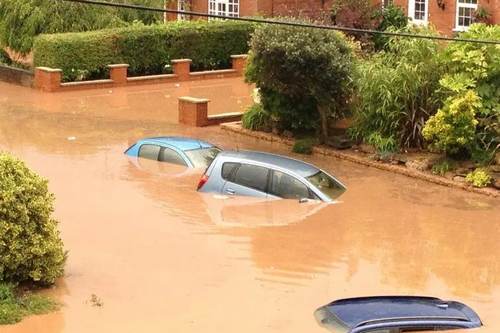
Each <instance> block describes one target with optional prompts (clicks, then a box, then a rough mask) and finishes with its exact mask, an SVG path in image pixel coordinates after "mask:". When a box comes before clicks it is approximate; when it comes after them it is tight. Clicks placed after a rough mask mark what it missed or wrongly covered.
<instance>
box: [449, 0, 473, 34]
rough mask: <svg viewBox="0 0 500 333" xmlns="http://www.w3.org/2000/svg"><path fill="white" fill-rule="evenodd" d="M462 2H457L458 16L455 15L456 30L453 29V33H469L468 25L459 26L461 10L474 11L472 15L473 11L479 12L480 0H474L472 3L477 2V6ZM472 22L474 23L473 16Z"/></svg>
mask: <svg viewBox="0 0 500 333" xmlns="http://www.w3.org/2000/svg"><path fill="white" fill-rule="evenodd" d="M460 1H461V0H457V12H456V15H455V29H453V31H467V30H468V29H469V26H468V25H458V21H459V13H460V8H470V9H472V11H471V14H472V13H473V11H475V10H477V3H478V0H472V1H476V3H475V4H472V3H461V2H460ZM471 22H472V15H471Z"/></svg>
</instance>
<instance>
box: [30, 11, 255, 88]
mask: <svg viewBox="0 0 500 333" xmlns="http://www.w3.org/2000/svg"><path fill="white" fill-rule="evenodd" d="M254 27H255V25H254V24H251V23H246V22H224V21H211V22H207V21H202V20H200V21H181V22H172V23H169V24H156V25H151V26H144V25H134V26H131V27H127V28H120V29H108V30H99V31H93V32H86V33H67V34H55V35H42V36H40V37H38V38H37V39H36V41H35V44H34V65H35V66H46V67H52V68H60V69H62V70H63V75H65V76H67V77H66V78H65V79H66V80H75V78H76V77H77V74H76V72H78V71H81V70H86V71H88V73H89V77H91V78H104V77H106V75H107V66H108V65H109V64H117V63H126V64H129V65H130V67H129V75H131V76H138V75H150V74H161V73H163V70H164V68H165V65H169V64H170V62H171V60H172V59H184V58H189V59H192V60H193V62H192V64H191V66H192V68H193V69H194V70H207V69H218V68H230V67H231V55H234V54H244V53H247V52H248V41H249V40H250V36H251V34H252V32H253V30H254Z"/></svg>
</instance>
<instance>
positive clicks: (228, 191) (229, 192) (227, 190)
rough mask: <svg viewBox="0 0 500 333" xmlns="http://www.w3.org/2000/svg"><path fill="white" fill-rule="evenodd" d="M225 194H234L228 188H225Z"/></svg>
mask: <svg viewBox="0 0 500 333" xmlns="http://www.w3.org/2000/svg"><path fill="white" fill-rule="evenodd" d="M226 193H227V194H234V190H232V189H230V188H227V189H226Z"/></svg>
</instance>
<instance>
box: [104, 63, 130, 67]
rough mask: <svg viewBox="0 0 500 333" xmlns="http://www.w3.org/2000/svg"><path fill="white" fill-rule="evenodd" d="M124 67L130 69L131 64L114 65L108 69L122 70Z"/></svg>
mask: <svg viewBox="0 0 500 333" xmlns="http://www.w3.org/2000/svg"><path fill="white" fill-rule="evenodd" d="M122 67H130V65H129V64H112V65H108V68H122Z"/></svg>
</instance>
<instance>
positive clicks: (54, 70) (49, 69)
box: [35, 67, 62, 73]
mask: <svg viewBox="0 0 500 333" xmlns="http://www.w3.org/2000/svg"><path fill="white" fill-rule="evenodd" d="M35 69H39V70H41V71H44V72H52V73H57V72H62V69H59V68H50V67H36V68H35Z"/></svg>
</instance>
